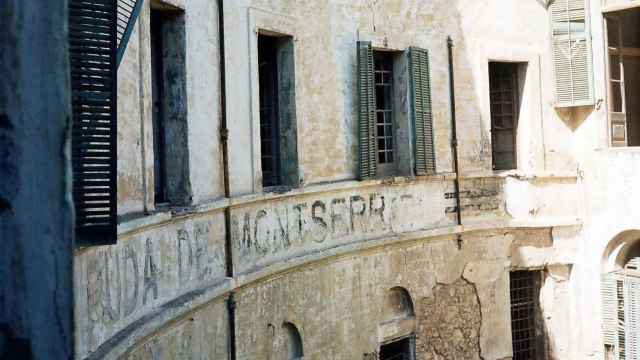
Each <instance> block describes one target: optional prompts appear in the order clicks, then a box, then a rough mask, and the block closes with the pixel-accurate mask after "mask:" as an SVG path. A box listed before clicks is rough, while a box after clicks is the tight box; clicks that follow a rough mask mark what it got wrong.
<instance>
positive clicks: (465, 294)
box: [416, 279, 482, 360]
mask: <svg viewBox="0 0 640 360" xmlns="http://www.w3.org/2000/svg"><path fill="white" fill-rule="evenodd" d="M418 311H419V313H418V328H417V338H416V355H417V357H416V358H417V359H419V360H436V359H437V360H440V359H442V360H444V359H469V360H472V359H481V357H480V346H479V336H480V325H481V322H482V314H481V312H480V303H479V301H478V295H477V293H476V289H475V287H474V286H473V284H471V283H469V282H467V281H465V280H463V279H459V280H457V281H456V282H455V283H453V284H450V285H446V284H438V285H436V287H435V288H434V289H433V294H432V296H430V297H427V298H423V299H422V300H421V301H420V307H419V310H418Z"/></svg>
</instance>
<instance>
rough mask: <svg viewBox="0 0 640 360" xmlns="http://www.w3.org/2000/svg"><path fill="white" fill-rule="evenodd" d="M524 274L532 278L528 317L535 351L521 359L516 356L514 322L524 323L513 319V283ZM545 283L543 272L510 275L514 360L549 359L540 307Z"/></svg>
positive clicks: (517, 272)
mask: <svg viewBox="0 0 640 360" xmlns="http://www.w3.org/2000/svg"><path fill="white" fill-rule="evenodd" d="M524 274H527V276H530V281H531V285H530V291H531V296H530V299H528V300H529V301H530V303H531V304H530V305H531V309H530V311H531V313H529V314H527V317H528V319H529V320H530V321H531V327H530V328H529V329H528V330H529V331H532V332H533V333H532V334H530V336H529V341H530V342H531V343H530V349H531V350H532V351H533V353H529V356H530V357H524V358H521V357H517V354H516V347H515V342H516V341H517V340H516V338H515V337H514V334H515V331H516V330H515V329H514V322H516V321H518V320H520V321H522V319H518V320H514V317H513V314H514V307H515V306H514V287H513V283H514V276H520V275H524ZM543 283H544V273H543V271H541V270H536V269H518V270H512V271H511V272H510V273H509V319H510V326H511V344H512V357H513V360H534V359H535V360H545V359H547V351H546V347H545V346H546V345H545V341H544V334H543V318H542V309H541V307H540V291H541V289H542V285H543ZM519 289H525V288H523V287H521V288H519ZM522 330H525V329H522ZM531 356H532V357H531Z"/></svg>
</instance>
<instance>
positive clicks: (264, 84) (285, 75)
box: [258, 35, 298, 189]
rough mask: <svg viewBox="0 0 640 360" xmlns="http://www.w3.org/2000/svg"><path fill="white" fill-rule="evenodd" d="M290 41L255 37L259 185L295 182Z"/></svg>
mask: <svg viewBox="0 0 640 360" xmlns="http://www.w3.org/2000/svg"><path fill="white" fill-rule="evenodd" d="M293 61H294V59H293V41H292V38H291V37H289V36H267V35H259V36H258V70H259V74H258V76H259V98H260V100H259V101H260V104H259V106H260V163H261V166H262V186H263V187H264V188H267V189H268V188H273V187H281V186H286V187H295V186H296V185H297V183H298V154H297V132H296V121H295V120H296V118H295V81H294V77H295V70H294V63H293Z"/></svg>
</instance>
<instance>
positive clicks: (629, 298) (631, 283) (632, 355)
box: [625, 275, 640, 359]
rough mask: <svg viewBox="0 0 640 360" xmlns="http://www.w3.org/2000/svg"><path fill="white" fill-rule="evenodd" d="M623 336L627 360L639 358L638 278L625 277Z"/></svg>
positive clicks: (639, 291)
mask: <svg viewBox="0 0 640 360" xmlns="http://www.w3.org/2000/svg"><path fill="white" fill-rule="evenodd" d="M625 334H626V341H625V346H626V356H627V359H638V358H640V278H638V277H636V276H634V275H627V276H626V277H625Z"/></svg>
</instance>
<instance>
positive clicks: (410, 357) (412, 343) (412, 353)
mask: <svg viewBox="0 0 640 360" xmlns="http://www.w3.org/2000/svg"><path fill="white" fill-rule="evenodd" d="M403 341H407V342H408V344H407V345H408V347H409V349H408V352H409V353H408V354H406V353H405V354H404V355H403V359H402V360H415V358H416V335H415V334H411V335H408V336H403V337H399V338H395V339H392V340H388V341H385V342H383V343H381V344H380V347H379V349H378V354H379V356H380V360H384V358H383V357H382V348H384V347H386V346H389V345H391V344H395V343H400V342H403ZM393 356H394V357H396V356H398V355H393Z"/></svg>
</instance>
